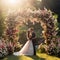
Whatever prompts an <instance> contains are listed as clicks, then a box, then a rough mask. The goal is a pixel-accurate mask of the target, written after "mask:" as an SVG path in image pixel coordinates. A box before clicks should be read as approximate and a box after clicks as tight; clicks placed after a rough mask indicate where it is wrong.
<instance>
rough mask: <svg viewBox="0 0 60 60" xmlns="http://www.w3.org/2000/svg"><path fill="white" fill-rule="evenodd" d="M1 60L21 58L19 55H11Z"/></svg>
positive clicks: (17, 59) (18, 59)
mask: <svg viewBox="0 0 60 60" xmlns="http://www.w3.org/2000/svg"><path fill="white" fill-rule="evenodd" d="M0 60H21V59H20V58H19V56H13V55H9V56H6V57H5V58H3V59H0Z"/></svg>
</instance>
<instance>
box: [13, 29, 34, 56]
mask: <svg viewBox="0 0 60 60" xmlns="http://www.w3.org/2000/svg"><path fill="white" fill-rule="evenodd" d="M31 36H32V34H31V31H30V30H28V32H27V39H28V41H27V42H26V44H25V45H24V46H23V48H22V49H21V50H20V51H19V52H14V53H13V55H15V56H19V55H34V48H33V43H32V40H31Z"/></svg>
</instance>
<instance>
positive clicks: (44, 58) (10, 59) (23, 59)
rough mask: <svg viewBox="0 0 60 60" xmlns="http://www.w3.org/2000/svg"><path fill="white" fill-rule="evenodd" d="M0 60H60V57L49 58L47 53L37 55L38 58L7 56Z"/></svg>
mask: <svg viewBox="0 0 60 60" xmlns="http://www.w3.org/2000/svg"><path fill="white" fill-rule="evenodd" d="M0 60H60V58H58V57H54V56H49V55H47V54H45V53H37V55H36V56H13V55H10V56H7V57H5V58H4V59H0Z"/></svg>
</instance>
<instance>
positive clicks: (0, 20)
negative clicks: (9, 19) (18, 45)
mask: <svg viewBox="0 0 60 60" xmlns="http://www.w3.org/2000/svg"><path fill="white" fill-rule="evenodd" d="M5 29H6V22H5V17H4V15H3V13H2V11H0V37H2V36H3V34H4V32H5Z"/></svg>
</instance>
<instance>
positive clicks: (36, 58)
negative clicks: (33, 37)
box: [28, 56, 45, 60]
mask: <svg viewBox="0 0 60 60" xmlns="http://www.w3.org/2000/svg"><path fill="white" fill-rule="evenodd" d="M28 57H30V58H32V59H33V60H45V58H41V57H39V56H28Z"/></svg>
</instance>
